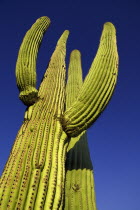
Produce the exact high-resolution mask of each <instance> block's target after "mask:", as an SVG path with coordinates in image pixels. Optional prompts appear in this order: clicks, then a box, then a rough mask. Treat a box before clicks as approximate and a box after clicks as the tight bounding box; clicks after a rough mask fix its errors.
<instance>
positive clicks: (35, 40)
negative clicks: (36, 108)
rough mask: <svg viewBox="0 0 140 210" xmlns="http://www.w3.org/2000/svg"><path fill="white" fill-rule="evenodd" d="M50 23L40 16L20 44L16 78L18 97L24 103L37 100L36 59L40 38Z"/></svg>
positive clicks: (30, 103)
mask: <svg viewBox="0 0 140 210" xmlns="http://www.w3.org/2000/svg"><path fill="white" fill-rule="evenodd" d="M49 25H50V19H49V18H48V17H45V16H44V17H41V18H39V19H37V21H36V22H35V23H34V24H33V25H32V27H31V28H30V29H29V30H28V31H27V33H26V35H25V37H24V39H23V42H22V44H21V47H20V50H19V53H18V59H17V63H16V80H17V86H18V89H19V91H20V94H19V98H20V99H21V101H22V102H23V103H24V104H25V105H28V106H29V105H32V104H33V103H34V102H35V101H36V100H37V93H38V91H37V89H36V59H37V53H38V49H39V47H40V44H41V41H42V38H43V35H44V33H45V32H46V30H47V29H48V27H49Z"/></svg>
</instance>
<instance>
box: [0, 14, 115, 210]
mask: <svg viewBox="0 0 140 210" xmlns="http://www.w3.org/2000/svg"><path fill="white" fill-rule="evenodd" d="M49 24H50V19H49V18H47V17H42V18H39V19H38V20H37V21H36V23H35V24H34V25H33V26H32V27H31V28H30V30H29V31H28V32H27V33H26V35H25V38H24V39H23V42H22V44H21V47H20V50H19V55H18V59H17V64H16V78H17V86H18V88H19V91H20V95H19V98H20V99H21V100H22V101H23V103H24V104H25V105H27V109H26V111H25V116H24V122H23V124H22V125H21V128H20V130H19V132H18V134H17V137H16V140H15V142H14V145H13V148H12V150H11V153H10V156H9V159H8V161H7V163H6V165H5V168H4V171H3V174H2V176H1V179H0V209H2V210H6V209H11V210H13V209H35V210H38V209H66V210H67V209H83V210H85V209H89V210H90V209H92V210H95V209H96V203H95V193H94V180H93V173H92V164H91V160H90V156H89V151H88V144H87V138H86V129H87V128H88V127H89V126H90V125H92V123H93V122H94V121H95V120H96V119H97V118H98V116H99V115H100V114H101V112H102V111H103V110H104V109H105V107H106V105H107V104H108V102H109V100H110V98H111V96H112V93H113V90H114V87H115V84H116V79H117V70H118V53H117V46H116V32H115V27H114V26H113V24H112V23H105V24H104V29H103V32H102V36H101V40H100V45H99V49H98V52H97V55H96V57H95V59H94V61H93V63H92V65H91V68H90V70H89V73H88V75H87V77H86V78H85V80H84V82H82V69H81V61H80V52H79V51H77V50H75V51H73V52H72V54H71V58H70V64H69V71H68V72H69V73H68V82H67V85H65V73H66V67H65V54H66V41H67V38H68V35H69V31H67V30H66V31H64V33H63V34H62V36H61V37H60V39H59V40H58V42H57V45H56V48H55V51H54V53H53V54H52V57H51V59H50V62H49V65H48V68H47V70H46V72H45V74H44V77H43V80H42V82H41V85H40V87H39V90H37V89H36V58H37V53H38V49H39V46H40V43H41V40H42V37H43V35H44V33H45V31H46V30H47V28H48V26H49ZM83 150H84V152H83ZM65 162H66V165H65Z"/></svg>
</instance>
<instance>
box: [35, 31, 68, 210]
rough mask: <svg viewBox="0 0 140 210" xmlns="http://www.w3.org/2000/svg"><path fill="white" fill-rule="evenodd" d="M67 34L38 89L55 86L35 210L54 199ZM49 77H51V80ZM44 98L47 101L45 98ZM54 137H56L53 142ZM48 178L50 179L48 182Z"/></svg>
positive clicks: (41, 92) (62, 38) (40, 90)
mask: <svg viewBox="0 0 140 210" xmlns="http://www.w3.org/2000/svg"><path fill="white" fill-rule="evenodd" d="M68 34H69V32H68V31H65V32H64V33H63V35H62V36H61V38H60V39H59V41H58V43H57V47H56V50H55V52H54V53H53V55H52V58H51V60H50V64H49V67H48V70H47V73H45V75H44V80H43V81H44V85H43V84H41V86H40V89H39V94H43V93H44V94H46V93H45V92H44V90H45V89H46V88H47V87H48V84H47V81H49V82H50V81H51V83H52V82H53V83H54V85H55V91H53V93H52V96H53V98H52V99H51V103H52V107H50V108H49V110H48V112H50V115H49V116H48V120H49V121H50V120H51V119H50V117H51V116H52V128H51V129H50V132H49V140H48V147H47V151H46V155H47V161H45V165H44V168H43V170H42V173H41V179H40V184H39V189H38V194H37V198H36V203H35V206H34V208H35V209H38V208H40V206H42V207H43V206H47V208H51V206H52V205H53V200H54V199H55V189H56V182H57V178H56V177H57V176H56V175H57V172H58V171H57V169H58V153H59V152H58V148H59V147H58V145H59V141H60V139H61V138H60V137H61V135H60V133H61V132H62V127H61V125H60V123H59V118H60V116H61V114H62V113H63V112H64V87H65V82H64V81H65V45H66V40H67V37H68ZM56 64H57V65H56ZM50 77H52V79H51V78H50ZM45 80H46V82H45ZM51 86H52V84H51ZM48 96H49V94H48ZM45 98H46V100H47V96H46V97H45ZM55 133H56V134H55ZM54 137H56V140H55V142H54V139H55V138H54ZM54 144H55V146H54ZM44 146H45V145H44ZM42 151H43V150H42ZM51 159H52V161H51ZM59 164H61V163H59ZM50 167H51V168H50ZM51 169H52V170H51ZM48 178H50V179H49V182H48ZM45 190H46V191H45Z"/></svg>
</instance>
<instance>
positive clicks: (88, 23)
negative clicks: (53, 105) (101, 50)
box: [0, 0, 140, 210]
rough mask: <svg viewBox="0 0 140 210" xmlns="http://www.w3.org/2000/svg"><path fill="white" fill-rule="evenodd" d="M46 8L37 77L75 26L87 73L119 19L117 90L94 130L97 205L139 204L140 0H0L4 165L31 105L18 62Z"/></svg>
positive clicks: (120, 208)
mask: <svg viewBox="0 0 140 210" xmlns="http://www.w3.org/2000/svg"><path fill="white" fill-rule="evenodd" d="M41 16H48V17H50V19H51V21H52V24H51V26H50V28H49V30H48V32H47V33H46V34H45V37H44V39H43V43H42V46H41V48H40V51H39V55H38V61H37V74H38V85H39V83H40V80H41V78H42V76H43V74H44V72H45V69H46V66H47V64H48V61H49V58H50V56H51V54H52V52H53V50H54V47H55V44H56V41H57V39H58V38H59V37H60V35H61V33H62V32H63V31H64V30H65V29H68V30H70V36H69V41H68V45H67V61H68V57H69V54H70V52H71V50H73V49H75V48H77V49H79V50H80V51H81V53H82V63H83V72H84V76H85V75H86V74H87V72H88V69H89V67H90V64H91V62H92V59H93V58H94V56H95V53H96V50H97V47H98V44H99V39H100V35H101V31H102V26H103V24H104V23H105V22H107V21H110V22H112V23H114V25H115V26H116V29H117V40H118V51H119V57H120V65H119V76H118V83H117V87H116V90H115V93H114V95H113V97H112V99H111V101H110V103H109V105H108V107H107V109H106V110H105V111H104V113H103V114H102V115H101V117H100V118H99V119H98V120H97V122H96V123H95V124H94V125H93V126H92V127H91V128H90V129H89V130H88V137H89V146H90V154H91V158H92V162H93V166H94V176H95V187H96V197H97V207H98V210H139V209H140V122H139V121H140V120H139V118H140V110H139V107H140V93H139V92H140V1H139V0H133V1H130V0H127V1H125V0H124V1H123V0H121V1H119V0H116V1H109V0H106V1H104V0H101V1H100V0H98V1H93V0H92V1H89V0H86V1H80V0H74V1H73V0H69V2H68V1H64V0H63V1H58V0H54V1H53V0H50V1H47V0H44V1H35V0H34V1H33V0H31V1H29V0H24V1H19V0H18V1H16V0H12V1H8V0H5V1H4V0H0V29H1V30H0V75H1V76H0V96H1V103H0V116H1V123H0V173H2V170H3V167H4V164H5V162H6V160H7V158H8V155H9V152H10V149H11V147H12V144H13V141H14V139H15V136H16V134H17V131H18V129H19V127H20V125H21V123H22V120H23V115H24V110H25V106H24V105H23V104H22V103H21V102H20V101H19V99H18V89H17V87H16V81H15V63H16V59H17V53H18V50H19V46H20V44H21V41H22V39H23V36H24V34H25V32H26V31H27V30H28V29H29V28H30V26H31V25H32V24H33V23H34V22H35V20H36V19H37V18H39V17H41Z"/></svg>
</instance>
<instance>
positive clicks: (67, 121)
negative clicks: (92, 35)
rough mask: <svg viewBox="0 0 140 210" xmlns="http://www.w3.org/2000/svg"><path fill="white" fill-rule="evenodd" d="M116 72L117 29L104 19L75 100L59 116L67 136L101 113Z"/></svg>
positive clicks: (109, 94) (89, 123)
mask: <svg viewBox="0 0 140 210" xmlns="http://www.w3.org/2000/svg"><path fill="white" fill-rule="evenodd" d="M117 72H118V53H117V46H116V30H115V27H114V25H113V24H112V23H109V22H107V23H105V24H104V29H103V32H102V35H101V40H100V45H99V48H98V51H97V54H96V57H95V59H94V61H93V63H92V65H91V68H90V70H89V73H88V75H87V77H86V78H85V81H84V84H83V86H82V88H81V90H80V93H79V95H78V97H77V100H76V101H75V102H74V103H73V104H72V106H71V107H70V108H69V109H68V110H66V112H65V114H64V117H63V119H62V124H63V128H64V130H65V132H66V133H67V134H68V135H69V136H77V135H78V134H79V133H81V132H82V131H83V130H85V129H87V128H88V127H89V126H90V125H91V124H92V123H93V122H94V121H95V120H96V119H97V117H98V116H99V115H100V114H101V113H102V111H103V110H104V109H105V107H106V105H107V104H108V102H109V100H110V98H111V96H112V93H113V91H114V87H115V84H116V80H117Z"/></svg>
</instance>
